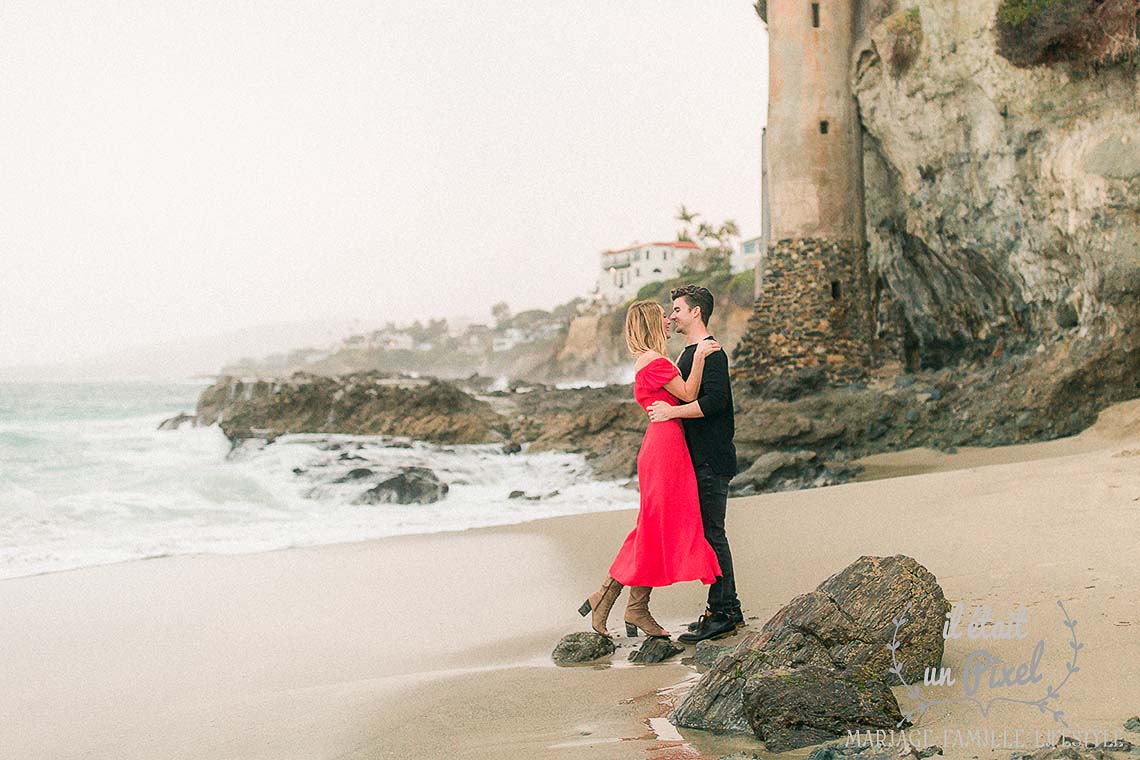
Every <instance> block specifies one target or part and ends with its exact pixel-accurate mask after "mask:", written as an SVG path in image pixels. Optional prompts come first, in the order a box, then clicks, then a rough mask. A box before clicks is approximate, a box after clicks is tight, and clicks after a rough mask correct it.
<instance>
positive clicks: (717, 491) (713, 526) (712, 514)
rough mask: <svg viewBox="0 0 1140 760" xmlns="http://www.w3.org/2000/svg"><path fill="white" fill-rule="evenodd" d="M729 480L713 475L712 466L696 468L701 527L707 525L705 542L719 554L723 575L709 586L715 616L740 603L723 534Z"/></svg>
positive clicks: (718, 560)
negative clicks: (716, 613)
mask: <svg viewBox="0 0 1140 760" xmlns="http://www.w3.org/2000/svg"><path fill="white" fill-rule="evenodd" d="M729 480H731V478H729V477H726V476H724V475H718V474H717V473H716V472H714V471H713V468H712V466H711V465H708V464H700V465H697V495H698V496H699V497H700V502H701V523H702V524H703V525H704V529H705V539H706V540H707V541H708V542H709V544H710V545H711V546H712V548H713V551H714V552H716V559H717V562H719V563H720V571H721V577H720V578H717V581H716V583H714V584H713V585H711V586H709V601H708V606H709V609H710V610H712V611H713V612H714V613H715V612H732V611H734V610H737V609H740V600H739V599H737V598H736V578H735V577H734V576H733V573H732V551H731V550H730V549H729V548H728V537H727V536H726V535H725V534H724V514H725V511H726V510H727V508H728V481H729Z"/></svg>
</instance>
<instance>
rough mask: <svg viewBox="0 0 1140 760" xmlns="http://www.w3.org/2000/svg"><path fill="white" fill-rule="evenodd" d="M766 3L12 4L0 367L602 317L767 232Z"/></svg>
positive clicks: (2, 180)
mask: <svg viewBox="0 0 1140 760" xmlns="http://www.w3.org/2000/svg"><path fill="white" fill-rule="evenodd" d="M765 58H766V37H765V32H764V27H763V25H762V24H761V22H760V20H759V19H758V18H757V17H756V14H755V12H754V11H753V9H752V7H751V2H750V1H749V0H703V1H702V0H652V1H649V0H621V2H613V0H596V1H595V0H578V1H577V2H566V0H557V1H555V0H517V1H515V0H511V1H509V2H508V1H507V0H484V1H483V2H479V3H472V2H470V1H469V0H463V1H462V2H459V1H446V2H444V1H436V2H428V1H427V0H423V1H417V0H405V1H402V2H381V1H376V2H370V3H365V2H341V1H338V2H327V1H326V2H314V3H301V2H280V1H275V2H264V3H261V2H213V3H210V2H162V1H159V2H155V1H152V0H146V1H144V2H125V1H123V0H116V1H115V2H100V1H99V0H81V1H80V2H74V3H63V2H56V1H54V0H35V1H34V2H24V1H22V0H20V1H17V0H3V2H2V4H0V366H2V365H14V364H29V363H42V362H49V361H53V360H58V359H61V358H83V357H88V356H96V355H100V354H106V353H112V352H114V351H116V350H119V349H121V348H124V347H128V346H133V345H142V344H149V343H156V342H164V341H170V340H189V339H194V338H200V337H203V336H210V335H216V334H220V333H224V332H226V331H230V330H233V329H235V328H245V327H250V326H255V325H265V324H273V323H284V322H289V323H296V322H305V321H321V322H329V321H344V320H360V321H361V322H363V323H365V324H368V323H375V324H377V325H378V324H381V323H383V322H384V321H386V320H389V319H393V320H396V321H404V320H407V321H410V320H411V319H413V318H420V319H426V318H428V317H433V316H456V315H469V316H471V317H475V318H478V319H489V311H490V306H491V304H492V303H494V302H496V301H500V300H505V301H507V302H508V303H510V304H511V306H512V307H513V308H514V309H515V310H521V309H523V308H533V307H543V308H548V307H551V306H553V305H555V304H557V303H561V302H564V301H566V300H569V299H570V298H573V297H574V296H577V295H585V294H587V293H588V292H589V291H590V290H592V289H593V285H594V282H595V279H596V273H597V269H598V254H599V252H600V251H601V250H602V249H605V248H616V247H622V246H625V245H628V244H629V243H631V242H633V241H647V240H651V239H672V238H673V237H674V236H675V233H676V229H677V224H676V222H675V221H674V220H673V219H672V216H673V214H674V211H675V209H676V207H677V205H678V204H680V203H682V202H684V203H686V204H687V205H688V206H689V207H690V208H693V209H696V210H699V211H702V212H704V213H705V214H706V215H707V216H709V217H711V218H712V220H713V221H720V220H722V219H724V218H735V219H736V220H737V222H738V223H739V224H740V226H741V230H742V232H743V233H744V234H745V236H749V235H753V234H758V232H759V226H760V221H759V220H760V213H759V184H760V176H759V175H760V171H759V161H760V130H761V127H762V126H763V123H764V113H765V103H766V89H767V87H766V85H767V75H766V69H765Z"/></svg>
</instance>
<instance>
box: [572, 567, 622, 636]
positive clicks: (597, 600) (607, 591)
mask: <svg viewBox="0 0 1140 760" xmlns="http://www.w3.org/2000/svg"><path fill="white" fill-rule="evenodd" d="M623 588H625V586H623V585H622V584H621V583H619V582H618V581H616V580H614V579H613V578H611V577H609V576H608V575H607V576H606V579H605V581H603V582H602V587H601V588H600V589H598V590H597V591H595V592H594V593H592V594H590V595H589V596H588V597H586V601H584V602H582V606H581V607H579V608H578V614H579V615H581V616H583V617H585V616H586V615H589V614H590V613H591V612H592V613H593V615H591V616H590V627H591V628H593V629H594V631H595V632H596V633H600V634H602V635H603V636H609V635H610V632H609V631H607V630H606V619H607V618H609V616H610V610H611V609H613V606H614V602H616V601H617V598H618V594H620V593H621V590H622V589H623Z"/></svg>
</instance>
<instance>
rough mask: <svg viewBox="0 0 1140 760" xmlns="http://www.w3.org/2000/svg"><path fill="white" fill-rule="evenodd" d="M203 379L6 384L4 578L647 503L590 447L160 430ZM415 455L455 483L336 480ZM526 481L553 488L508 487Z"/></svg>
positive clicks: (2, 411)
mask: <svg viewBox="0 0 1140 760" xmlns="http://www.w3.org/2000/svg"><path fill="white" fill-rule="evenodd" d="M204 387H205V384H204V383H199V382H186V383H167V384H154V383H88V384H84V383H69V384H63V383H61V384H0V578H5V577H15V576H21V575H29V574H34V573H41V572H49V571H55V570H65V569H70V568H76V567H83V566H88V565H98V564H105V563H109V562H119V561H124V560H131V559H138V558H143V557H155V556H165V555H176V554H188V553H195V552H210V553H240V552H249V551H263V550H269V549H277V548H283V547H287V546H304V545H313V544H326V543H337V542H343V541H355V540H361V539H365V538H375V537H381V536H389V535H397V534H406V533H431V532H436V531H442V530H461V529H464V528H469V527H476V526H483V525H496V524H504V523H516V522H523V521H526V520H531V519H536V518H539V517H547V516H553V515H560V514H574V513H579V512H593V511H603V510H609V509H620V508H628V507H635V506H636V504H637V501H636V498H637V497H636V493H634V492H632V491H630V490H628V489H625V488H622V487H620V485H619V484H615V483H598V482H595V481H594V480H593V479H592V478H591V476H590V472H589V468H588V467H587V466H586V465H585V462H584V461H583V460H582V458H581V457H580V456H577V455H569V454H551V453H544V454H533V455H532V454H523V455H515V456H506V455H503V454H502V453H501V452H500V450H499V448H498V447H497V446H450V447H439V446H432V445H428V444H421V443H415V444H413V445H411V446H407V445H405V446H402V447H398V448H397V447H391V446H389V445H387V444H389V443H391V442H390V441H384V440H381V439H378V438H370V437H356V438H353V437H348V436H331V437H329V436H320V437H318V436H301V435H295V436H285V437H283V438H281V439H279V440H278V441H277V442H276V443H274V444H273V445H272V446H265V445H260V444H258V443H256V442H253V443H251V444H249V445H246V446H243V447H242V448H240V449H237V450H235V451H231V447H230V443H229V441H227V440H226V438H225V436H224V435H222V433H221V431H220V430H219V429H218V428H217V427H216V426H215V427H203V428H193V427H185V426H184V427H183V428H182V429H180V430H176V431H159V430H158V429H157V428H158V425H159V423H160V422H161V421H162V420H164V419H166V418H169V417H172V416H174V415H175V414H177V413H179V412H183V411H185V412H193V410H194V406H195V403H196V400H197V397H198V394H199V393H200V391H201V390H202V388H204ZM411 465H415V466H426V467H431V468H432V469H433V470H434V471H435V472H436V473H437V474H438V475H439V477H440V478H441V479H442V480H444V482H446V483H448V484H449V486H450V491H449V493H448V495H447V497H446V498H445V499H443V500H442V501H440V502H437V503H436V504H429V505H394V504H386V505H371V506H363V505H354V504H353V503H352V502H353V500H354V498H355V497H356V496H358V495H359V493H360V491H361V490H362V489H366V488H367V485H368V484H367V483H365V484H363V485H362V484H360V483H355V484H354V483H338V482H337V480H338V479H339V478H340V477H342V476H343V475H344V474H345V473H346V472H347V471H349V470H350V469H352V468H358V467H368V468H370V469H373V470H374V471H375V472H376V473H377V474H378V475H380V474H383V473H386V472H394V471H395V469H396V468H399V467H404V466H411ZM514 490H523V491H525V492H527V493H528V494H534V495H540V494H541V495H546V496H547V498H543V499H541V500H525V499H510V498H509V494H510V493H511V491H514ZM555 492H557V493H555ZM550 494H554V495H550Z"/></svg>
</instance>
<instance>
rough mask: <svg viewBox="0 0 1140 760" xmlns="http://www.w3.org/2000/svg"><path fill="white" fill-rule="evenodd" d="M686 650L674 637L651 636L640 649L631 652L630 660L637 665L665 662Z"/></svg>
mask: <svg viewBox="0 0 1140 760" xmlns="http://www.w3.org/2000/svg"><path fill="white" fill-rule="evenodd" d="M684 651H685V648H684V647H683V646H681V645H680V644H677V643H676V642H675V641H673V640H672V639H667V638H663V637H659V636H650V637H649V638H647V639H646V640H645V642H644V643H642V645H641V647H640V648H639V649H635V650H633V651H632V652H630V653H629V661H630V662H632V663H634V664H637V665H650V664H652V663H655V662H664V661H665V660H668V659H669V658H670V657H676V656H677V655H679V654H681V652H684Z"/></svg>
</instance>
